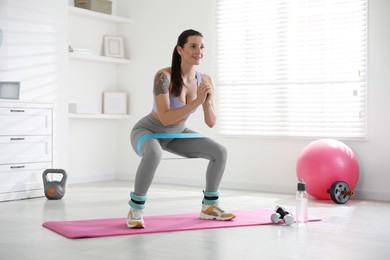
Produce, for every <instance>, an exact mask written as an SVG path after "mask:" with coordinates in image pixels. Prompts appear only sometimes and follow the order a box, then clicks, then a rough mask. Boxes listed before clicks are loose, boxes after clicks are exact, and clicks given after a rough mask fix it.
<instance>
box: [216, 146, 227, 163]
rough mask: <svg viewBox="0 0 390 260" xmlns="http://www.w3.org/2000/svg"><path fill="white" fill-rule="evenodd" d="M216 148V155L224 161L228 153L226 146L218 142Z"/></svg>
mask: <svg viewBox="0 0 390 260" xmlns="http://www.w3.org/2000/svg"><path fill="white" fill-rule="evenodd" d="M216 148H217V149H216V151H217V155H218V156H216V157H218V158H220V159H221V160H223V161H226V159H227V155H228V152H227V149H226V147H225V146H223V145H221V144H218V145H217V147H216Z"/></svg>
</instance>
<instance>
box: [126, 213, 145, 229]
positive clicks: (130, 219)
mask: <svg viewBox="0 0 390 260" xmlns="http://www.w3.org/2000/svg"><path fill="white" fill-rule="evenodd" d="M127 227H129V228H144V227H145V223H144V218H143V214H142V209H133V208H131V209H130V210H129V214H128V215H127Z"/></svg>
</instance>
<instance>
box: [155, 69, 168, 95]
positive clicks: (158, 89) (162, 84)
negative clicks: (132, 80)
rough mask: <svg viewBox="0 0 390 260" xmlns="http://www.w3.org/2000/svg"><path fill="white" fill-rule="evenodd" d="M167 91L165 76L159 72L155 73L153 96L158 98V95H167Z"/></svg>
mask: <svg viewBox="0 0 390 260" xmlns="http://www.w3.org/2000/svg"><path fill="white" fill-rule="evenodd" d="M168 89H169V79H168V77H167V75H165V74H164V73H162V72H160V73H157V74H156V76H155V77H154V87H153V93H154V95H155V96H158V95H160V94H166V93H168Z"/></svg>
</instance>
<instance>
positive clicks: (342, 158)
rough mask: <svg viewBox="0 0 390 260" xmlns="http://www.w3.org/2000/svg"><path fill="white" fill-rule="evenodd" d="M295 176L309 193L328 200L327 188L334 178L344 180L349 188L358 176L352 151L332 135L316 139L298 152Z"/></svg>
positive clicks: (333, 181) (328, 188) (330, 185)
mask: <svg viewBox="0 0 390 260" xmlns="http://www.w3.org/2000/svg"><path fill="white" fill-rule="evenodd" d="M296 173H297V177H298V180H303V181H304V182H305V183H306V190H307V193H309V194H310V195H311V196H313V197H315V198H317V199H321V200H330V199H331V195H330V194H329V190H330V188H331V187H332V185H333V184H334V183H335V182H338V181H342V182H345V183H346V184H348V186H349V188H350V190H351V191H352V190H353V189H354V188H355V187H356V184H357V182H358V179H359V165H358V161H357V159H356V157H355V154H354V153H353V151H352V150H351V148H349V147H348V146H347V145H346V144H344V143H342V142H340V141H338V140H334V139H320V140H316V141H314V142H311V143H309V144H308V145H307V146H305V147H304V148H303V150H302V151H301V153H300V154H299V156H298V160H297V165H296Z"/></svg>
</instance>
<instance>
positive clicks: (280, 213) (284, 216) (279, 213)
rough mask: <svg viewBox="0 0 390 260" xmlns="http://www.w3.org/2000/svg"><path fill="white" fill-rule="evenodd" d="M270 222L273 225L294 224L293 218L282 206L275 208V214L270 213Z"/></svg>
mask: <svg viewBox="0 0 390 260" xmlns="http://www.w3.org/2000/svg"><path fill="white" fill-rule="evenodd" d="M271 221H272V223H275V224H277V223H279V222H281V221H284V223H286V225H288V226H291V225H292V224H294V217H293V216H292V215H291V214H290V213H289V212H288V211H286V210H285V209H284V208H283V207H282V206H279V205H278V206H276V208H275V213H272V215H271Z"/></svg>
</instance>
